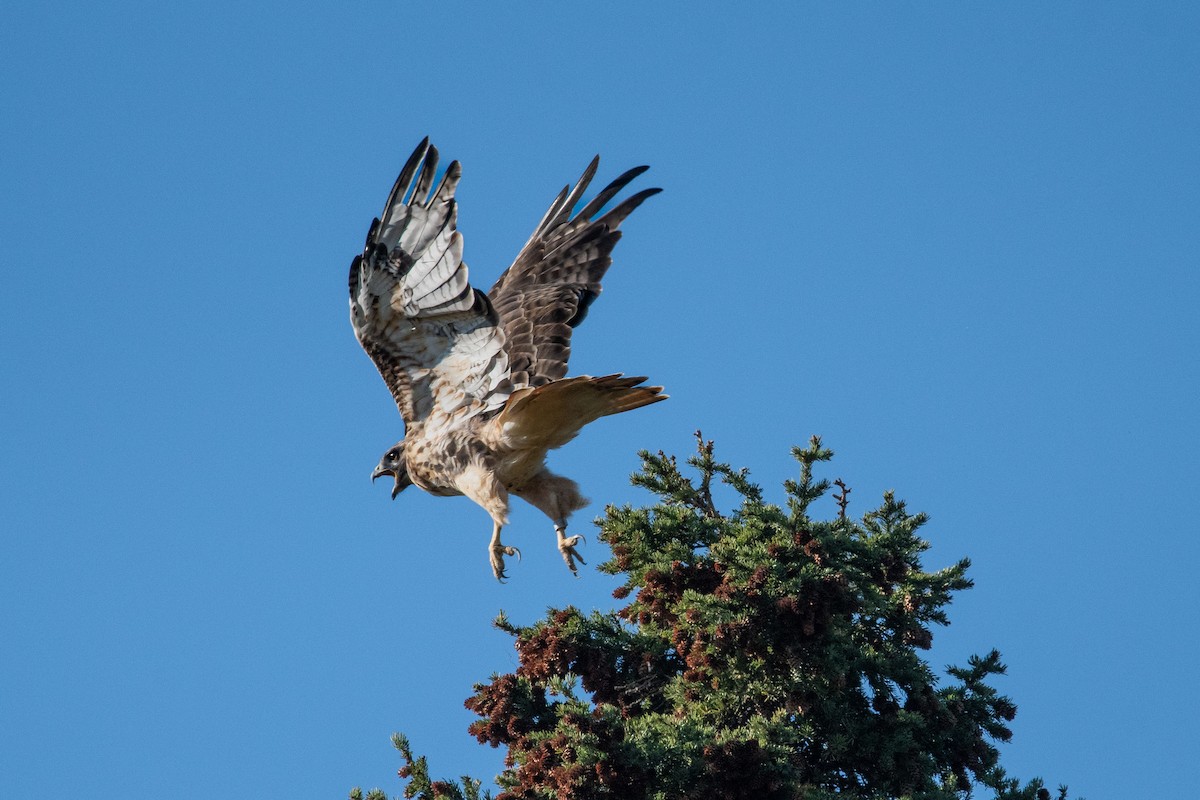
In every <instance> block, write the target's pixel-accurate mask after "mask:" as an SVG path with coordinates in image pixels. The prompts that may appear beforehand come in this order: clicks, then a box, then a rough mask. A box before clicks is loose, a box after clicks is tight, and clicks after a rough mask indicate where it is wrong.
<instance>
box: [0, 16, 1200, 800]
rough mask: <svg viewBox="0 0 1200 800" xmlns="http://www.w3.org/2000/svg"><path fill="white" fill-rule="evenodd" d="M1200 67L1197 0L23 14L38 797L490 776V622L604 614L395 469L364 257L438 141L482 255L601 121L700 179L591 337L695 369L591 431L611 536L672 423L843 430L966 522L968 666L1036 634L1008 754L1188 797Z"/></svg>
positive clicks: (14, 392) (1013, 666) (27, 682)
mask: <svg viewBox="0 0 1200 800" xmlns="http://www.w3.org/2000/svg"><path fill="white" fill-rule="evenodd" d="M1198 76H1200V11H1197V6H1195V5H1194V4H1189V3H1153V4H1145V3H1132V2H1130V3H1104V2H1100V3H1092V2H1088V3H1083V2H1073V3H1053V4H1047V3H1003V4H981V3H976V4H960V3H923V4H903V5H901V4H892V3H887V4H869V3H862V4H854V5H853V6H852V7H850V8H846V7H843V5H842V4H836V5H835V4H829V5H821V6H815V5H810V4H800V3H786V4H778V5H775V6H774V7H772V6H771V5H768V4H757V5H752V6H749V7H747V6H740V7H739V6H733V5H720V6H718V5H715V4H704V3H700V4H697V3H687V4H684V3H657V4H649V3H645V4H644V3H606V4H603V5H602V6H600V5H592V6H589V7H588V8H587V9H585V10H583V9H581V8H579V7H574V6H567V5H564V4H557V3H539V4H532V3H505V4H474V3H473V4H467V3H442V4H426V5H420V6H418V5H414V4H400V3H383V2H374V3H364V4H359V5H353V4H351V5H347V4H345V3H307V4H296V3H278V2H266V3H255V4H245V3H228V2H224V1H223V0H219V1H218V2H190V1H185V2H178V3H168V4H164V3H151V2H141V3H135V2H108V3H100V4H86V3H78V2H75V3H71V2H53V1H52V0H51V1H49V2H39V3H31V2H21V1H20V0H18V2H14V3H8V4H6V6H5V8H4V10H3V11H2V12H0V92H2V98H3V113H2V114H0V176H2V189H3V190H2V192H0V204H2V206H0V259H2V267H3V275H4V287H5V288H4V290H3V292H0V304H2V308H3V311H2V312H0V367H2V368H3V376H4V377H3V381H2V382H0V404H2V409H3V414H2V415H0V482H2V486H3V489H2V491H0V607H2V608H3V611H2V612H0V638H2V642H0V754H2V755H0V760H2V761H3V764H4V766H3V768H0V796H3V797H5V798H10V797H11V798H24V797H33V796H35V795H40V794H44V793H52V794H54V795H55V796H81V797H93V798H109V797H114V798H115V797H171V798H180V799H181V800H182V799H183V798H197V799H198V800H199V799H204V800H210V799H211V798H240V797H288V798H336V797H343V796H345V793H346V791H347V790H348V789H349V788H350V787H351V786H354V785H355V784H362V785H364V786H367V787H370V786H381V787H383V788H385V789H387V790H388V791H389V792H391V793H393V794H398V793H399V791H400V782H399V781H398V779H397V778H396V776H395V770H396V768H397V766H398V759H397V757H396V755H395V754H394V752H393V751H392V750H391V746H390V744H389V741H388V738H389V735H390V734H391V732H392V731H394V730H402V731H404V732H406V733H408V734H409V735H410V737H411V739H412V741H413V745H414V747H415V749H416V750H417V751H418V752H422V753H426V754H428V755H429V757H430V765H431V769H432V771H433V773H434V774H435V775H438V776H447V777H449V776H454V775H458V774H460V773H462V772H464V771H466V772H470V773H472V774H474V775H477V776H479V777H483V778H485V779H488V778H490V777H491V776H493V775H495V774H496V773H497V772H498V771H499V769H500V767H501V755H502V754H501V753H500V752H499V751H493V750H490V749H487V748H485V747H482V746H480V745H477V744H476V743H475V742H474V740H473V739H471V738H470V737H468V735H467V734H466V731H465V728H466V726H467V724H468V723H469V722H470V721H471V719H472V718H473V717H472V716H471V715H470V714H469V713H468V712H467V711H466V710H464V709H463V708H462V701H463V700H464V699H465V698H466V697H467V696H468V695H469V694H470V693H471V686H472V684H473V683H474V682H476V681H480V680H484V679H486V678H487V677H488V676H489V675H490V674H491V673H492V672H493V671H507V670H509V669H511V668H512V667H513V666H514V664H515V653H514V651H513V649H512V647H511V644H510V641H509V640H508V638H507V637H506V636H505V635H503V634H501V633H499V632H496V631H494V630H492V629H491V628H490V626H489V622H490V620H491V619H492V618H493V616H494V615H495V614H496V612H497V611H498V610H500V609H504V610H505V611H507V612H508V614H509V615H510V617H511V618H512V619H513V620H514V621H516V622H531V621H533V620H534V619H536V618H537V617H539V616H540V615H541V613H542V612H543V611H544V609H545V608H546V607H547V606H551V605H554V606H563V605H566V604H575V605H577V606H581V607H584V608H590V607H601V608H608V607H610V606H611V603H612V601H611V599H610V598H609V592H610V590H611V589H612V587H613V585H614V583H613V581H612V580H611V579H609V578H607V577H605V576H602V575H600V574H598V573H595V572H594V571H591V570H590V569H589V570H588V571H586V572H585V574H584V576H583V577H582V578H581V579H579V580H573V579H572V578H571V577H570V575H569V573H568V572H567V570H566V569H565V568H564V566H563V565H562V563H561V561H560V560H559V558H558V554H557V552H556V550H555V548H554V537H553V531H552V530H551V528H550V526H549V525H548V523H547V521H546V520H545V519H544V518H543V517H541V515H540V514H538V513H537V512H536V511H533V510H532V509H530V508H528V507H526V506H520V507H518V508H517V510H516V512H515V514H514V517H513V525H512V527H511V529H510V531H511V536H510V543H512V544H516V545H517V546H519V547H521V548H522V550H523V551H524V554H525V559H524V561H523V563H521V564H519V565H516V566H514V567H513V569H512V570H511V573H512V580H511V582H510V583H509V584H508V585H505V586H500V585H497V583H496V582H495V581H494V580H492V578H491V576H490V574H489V570H488V566H487V560H486V558H485V543H486V540H487V536H488V533H489V525H488V520H487V517H486V515H485V514H484V513H483V512H482V511H481V510H480V509H478V508H477V507H475V506H474V505H472V504H471V503H470V502H469V501H466V500H464V499H453V500H445V499H436V498H432V497H429V496H423V495H421V494H420V493H419V492H417V491H415V490H410V491H409V492H407V493H405V495H403V496H402V498H401V499H400V500H398V501H397V502H395V503H391V502H389V501H388V497H387V494H388V493H387V489H386V488H384V487H383V486H381V485H377V486H374V487H373V486H372V485H371V483H370V481H369V480H368V477H369V474H370V471H371V468H372V467H373V466H374V464H375V462H376V460H377V459H378V457H379V456H380V454H381V453H382V451H383V450H384V449H385V448H386V447H387V446H388V445H390V444H391V443H392V442H393V441H394V440H395V439H396V438H397V437H398V435H399V433H400V423H399V418H398V416H397V415H396V412H395V409H394V407H393V406H392V405H391V402H390V399H389V398H388V396H387V394H386V392H385V390H384V388H383V384H382V382H381V381H380V379H379V377H378V376H377V375H376V373H375V371H374V368H373V367H372V366H371V364H370V362H369V361H368V359H367V358H366V356H365V355H364V354H363V353H362V352H361V351H360V350H359V348H358V345H357V344H356V342H355V341H354V337H353V335H352V333H351V330H350V326H349V323H348V321H347V310H346V288H345V273H346V267H347V265H348V263H349V260H350V258H351V257H352V256H353V255H354V254H355V252H357V250H358V249H359V248H360V247H361V243H362V237H363V235H364V233H365V230H366V227H367V224H368V222H369V221H370V219H371V217H372V216H374V215H375V214H377V213H378V212H379V209H380V207H381V205H382V202H383V199H384V197H385V196H386V193H387V191H388V189H389V188H390V186H391V182H392V180H393V178H394V177H395V174H396V172H397V170H398V169H399V167H400V165H401V164H402V163H403V161H404V158H405V157H406V156H407V154H408V153H409V151H410V150H411V148H412V147H413V145H414V144H415V143H416V142H417V141H418V140H420V139H421V137H423V136H425V135H426V134H428V135H430V136H431V137H433V140H434V142H435V143H436V144H437V145H438V147H439V148H440V149H441V150H442V152H443V153H444V154H445V156H446V157H447V158H458V159H460V160H461V161H462V162H463V165H464V173H465V174H464V178H463V183H462V185H461V188H460V191H459V198H460V201H461V213H460V218H459V221H460V226H461V229H462V230H463V232H464V235H465V238H466V258H467V261H468V263H470V264H471V266H472V270H473V275H474V276H475V277H476V281H477V283H478V284H479V285H481V286H483V287H486V286H488V285H490V284H491V282H492V281H493V280H494V279H495V277H496V276H497V275H498V274H499V273H500V271H501V270H502V269H503V268H504V267H505V266H506V265H507V264H508V263H509V261H510V260H511V258H512V257H513V255H514V254H515V253H516V252H517V250H518V248H519V247H520V245H521V244H522V243H523V242H524V241H525V239H526V238H527V236H528V235H529V232H530V231H531V230H532V228H533V226H534V225H535V224H536V222H537V221H538V219H540V217H541V214H542V212H543V211H544V210H545V207H546V205H547V204H548V203H549V201H550V200H551V198H552V197H553V195H554V194H555V192H556V191H557V190H558V188H559V187H560V186H561V185H562V184H564V183H566V182H568V181H570V180H573V179H574V178H575V177H576V176H577V175H578V173H579V171H580V170H582V168H583V167H584V166H585V165H586V163H587V161H588V159H589V158H591V156H592V155H593V154H594V153H597V152H599V153H601V155H602V159H603V160H602V164H601V174H600V179H602V180H603V179H606V178H609V177H612V176H614V175H616V174H617V173H619V172H620V171H622V170H624V169H625V168H627V167H629V166H632V165H635V164H640V163H648V164H650V165H652V169H651V171H650V172H649V173H648V174H647V175H646V176H644V177H643V178H641V179H639V182H638V186H651V185H656V186H662V187H663V188H664V190H665V191H664V192H663V194H661V195H659V196H657V197H654V198H652V199H651V200H650V201H648V202H647V203H646V205H645V206H643V207H642V208H641V209H639V210H638V211H637V212H636V213H635V214H634V216H633V217H632V218H631V219H630V220H629V221H628V223H626V226H625V229H626V236H625V238H624V240H623V241H622V242H621V244H620V245H619V247H618V249H617V252H616V263H615V265H614V268H613V269H612V271H611V272H610V274H609V278H608V280H607V281H606V290H605V294H604V296H603V297H602V298H601V299H600V300H599V301H598V302H597V303H596V305H595V306H594V307H593V309H592V313H591V315H590V316H589V318H588V321H587V323H586V325H584V326H583V327H582V328H581V329H580V330H579V332H578V334H577V336H576V339H575V342H576V348H575V352H574V355H573V359H572V372H573V373H575V374H580V373H591V374H603V373H607V372H615V371H625V372H630V373H635V374H643V373H644V374H648V375H650V376H652V378H653V380H654V381H655V382H658V383H662V384H664V385H665V386H666V387H667V390H668V391H669V392H670V394H671V396H672V399H671V400H670V401H669V402H667V403H664V404H660V405H657V406H654V407H652V408H649V409H645V410H641V411H637V412H633V413H630V414H627V415H624V416H623V417H620V418H613V419H607V420H602V421H601V422H599V423H597V424H596V425H595V426H594V427H593V428H591V429H589V430H588V431H587V432H586V433H585V434H584V435H583V436H582V437H580V439H578V440H577V441H576V442H575V443H573V444H572V445H571V446H570V447H568V448H567V449H565V450H563V451H561V452H560V453H557V454H555V455H554V456H553V458H552V466H553V467H554V468H555V469H556V470H557V471H560V472H563V473H565V474H568V475H571V476H573V477H575V478H576V479H577V480H579V482H580V483H581V484H582V485H583V487H584V489H585V491H586V493H587V494H589V496H591V497H592V498H593V499H594V501H595V503H594V504H593V506H591V507H590V508H588V509H585V510H584V511H582V512H580V514H579V515H578V516H577V518H576V521H577V525H576V528H577V530H579V531H581V532H585V533H590V532H591V531H590V530H589V528H590V525H589V523H588V521H589V520H590V519H592V518H594V517H595V516H597V515H598V514H599V513H600V512H601V511H602V509H603V505H604V504H605V503H609V502H614V503H626V502H632V503H641V502H644V501H646V500H647V499H648V498H647V497H646V496H645V495H644V494H642V493H640V492H638V491H636V490H634V489H632V488H630V487H629V486H628V482H627V476H628V474H629V473H630V472H631V471H632V470H633V469H634V468H635V467H636V464H637V459H636V456H635V452H636V450H638V449H639V448H649V449H655V450H657V449H660V448H661V449H664V450H667V451H671V452H677V453H681V454H684V453H686V452H687V451H688V450H689V449H690V447H691V434H692V431H693V430H695V429H696V428H702V429H703V430H704V433H705V434H706V435H707V436H711V437H713V438H715V439H716V440H717V445H718V448H719V451H718V452H719V455H721V456H723V457H724V458H726V459H727V460H730V461H732V462H733V463H734V464H735V465H745V466H748V467H750V468H751V470H752V472H753V475H754V477H755V478H756V479H757V480H758V481H760V482H761V483H762V484H764V485H765V486H767V487H769V494H770V495H771V496H773V497H774V498H776V499H779V498H780V497H781V495H780V492H779V490H778V488H777V487H778V485H779V483H780V482H781V481H783V480H784V479H785V478H788V477H791V476H793V475H794V474H795V472H796V469H795V465H794V463H793V462H791V460H790V458H789V456H788V448H789V446H790V445H792V444H796V443H802V442H804V441H806V440H807V438H808V437H809V436H810V435H811V434H813V433H819V434H821V435H823V436H824V438H825V441H826V443H827V444H829V445H830V446H831V447H833V448H834V450H836V451H837V453H838V456H837V459H836V461H835V462H834V464H833V466H832V467H831V468H830V470H829V471H828V473H827V476H828V477H831V478H833V477H839V476H840V477H842V478H844V479H845V480H846V481H847V482H848V483H849V484H850V485H851V486H852V487H853V494H852V496H851V499H852V501H853V504H854V505H852V510H856V511H858V512H860V513H861V512H862V511H864V510H866V509H867V508H869V507H871V506H873V505H874V504H875V503H876V502H877V500H878V498H879V496H880V495H881V494H882V492H883V491H885V490H887V489H895V490H896V491H897V493H898V494H899V495H900V496H902V497H904V498H906V499H907V500H908V501H909V504H910V507H912V508H914V509H919V510H924V511H926V512H928V513H930V514H931V515H932V522H931V523H930V524H929V526H927V528H926V529H925V530H926V533H927V535H928V537H929V538H930V539H931V540H932V541H933V544H934V546H933V549H932V551H931V552H930V554H929V557H928V561H927V563H928V565H929V566H931V567H940V566H944V565H947V564H950V563H952V562H953V561H955V560H956V559H958V558H959V557H961V556H964V555H966V556H970V557H971V558H972V559H973V561H974V564H975V566H974V568H973V572H972V574H973V577H974V578H975V580H976V581H977V587H976V588H975V589H974V590H972V591H970V592H967V593H965V594H963V595H961V596H960V597H959V599H958V600H957V601H956V603H955V605H954V607H953V608H952V619H953V620H954V624H953V625H952V626H951V627H950V628H948V629H946V630H944V631H941V632H938V633H937V635H936V639H935V649H934V651H933V652H932V654H931V658H932V660H933V662H934V664H935V665H942V664H945V663H949V662H963V661H965V660H966V657H967V656H968V655H969V654H970V653H973V652H983V651H986V650H987V649H989V648H991V647H993V646H994V647H998V648H999V649H1000V650H1001V651H1002V652H1003V653H1004V655H1005V660H1006V661H1007V663H1008V665H1009V668H1010V675H1009V677H1007V678H1005V679H1003V680H1002V681H1001V682H1000V686H1001V688H1002V689H1003V691H1005V692H1006V693H1008V694H1009V695H1010V696H1012V697H1013V698H1014V700H1015V701H1016V702H1017V704H1018V706H1019V709H1020V711H1019V715H1018V717H1017V720H1016V723H1015V726H1014V729H1015V734H1016V735H1015V739H1014V741H1013V742H1012V743H1011V744H1010V745H1008V746H1005V747H1004V748H1003V754H1004V760H1005V763H1006V764H1007V765H1008V766H1009V768H1010V770H1011V771H1012V772H1014V773H1015V774H1017V775H1020V776H1022V777H1026V778H1028V777H1032V776H1034V775H1042V776H1044V777H1046V778H1047V779H1049V780H1050V781H1051V782H1054V783H1057V782H1060V781H1065V782H1067V783H1069V784H1070V785H1071V786H1072V788H1073V790H1074V791H1075V792H1077V793H1082V794H1085V795H1086V796H1087V797H1089V798H1091V800H1103V799H1104V798H1126V797H1155V798H1159V799H1160V800H1162V799H1164V798H1185V797H1192V796H1194V768H1193V767H1194V763H1195V761H1196V759H1197V757H1198V756H1200V738H1198V737H1197V734H1196V720H1197V718H1198V716H1200V701H1198V700H1197V697H1196V692H1195V691H1194V690H1193V689H1192V684H1193V683H1194V682H1195V678H1196V676H1197V662H1198V661H1200V645H1198V644H1197V636H1196V631H1197V623H1196V619H1197V611H1198V610H1200V608H1198V607H1200V590H1198V588H1197V586H1198V581H1197V577H1196V574H1197V569H1198V567H1200V563H1198V562H1200V548H1198V545H1197V523H1196V514H1195V506H1196V497H1197V489H1196V487H1197V485H1198V484H1200V469H1198V467H1197V455H1196V451H1197V445H1198V443H1200V425H1198V423H1197V410H1198V408H1197V406H1198V400H1197V398H1200V366H1198V365H1200V357H1198V355H1197V354H1198V351H1200V314H1198V312H1197V304H1198V301H1200V278H1198V276H1197V268H1198V267H1200V234H1198V233H1197V223H1198V221H1200V163H1198V155H1200V148H1198V143H1200V77H1198ZM829 510H830V511H832V503H830V509H829ZM589 538H590V543H589V544H588V546H587V548H586V550H585V554H586V556H588V557H590V559H589V560H590V562H591V564H593V565H594V564H595V563H597V562H599V561H602V560H604V558H605V557H606V554H605V549H604V546H603V545H602V544H600V543H598V542H597V541H596V540H595V537H594V536H592V537H589Z"/></svg>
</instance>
